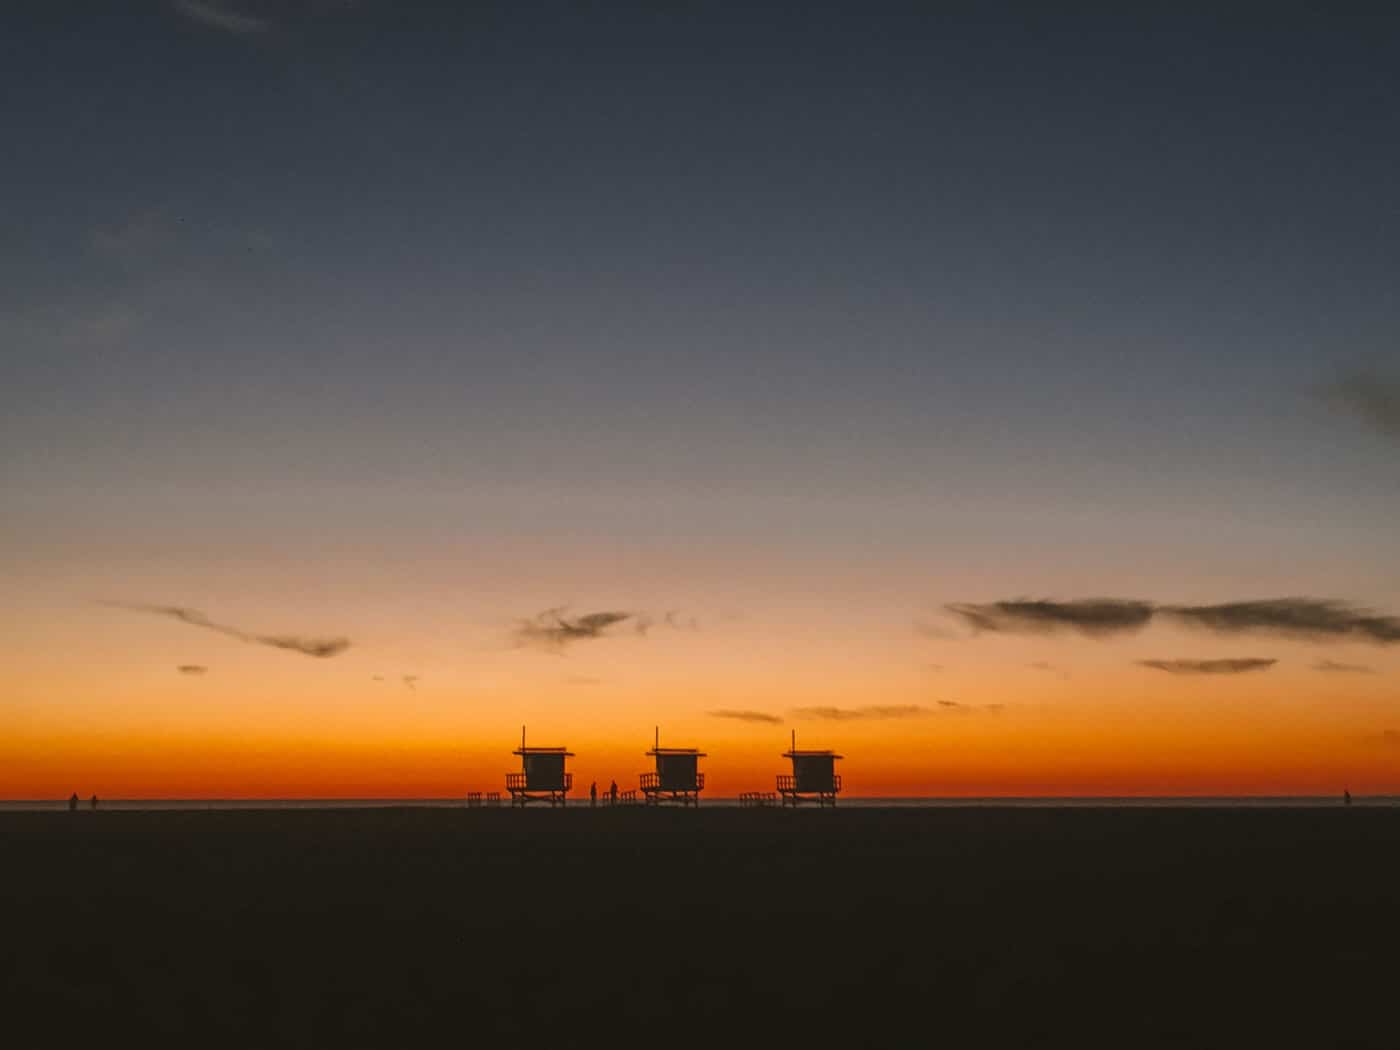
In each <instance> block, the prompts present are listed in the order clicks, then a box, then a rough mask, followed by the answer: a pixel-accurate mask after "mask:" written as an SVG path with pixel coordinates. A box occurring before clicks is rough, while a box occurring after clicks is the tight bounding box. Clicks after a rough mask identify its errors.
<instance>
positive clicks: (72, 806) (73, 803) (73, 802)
mask: <svg viewBox="0 0 1400 1050" xmlns="http://www.w3.org/2000/svg"><path fill="white" fill-rule="evenodd" d="M68 812H69V813H76V812H78V793H77V792H76V791H75V792H73V797H72V798H70V799H69V800H68Z"/></svg>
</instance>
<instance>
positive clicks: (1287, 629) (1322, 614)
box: [1162, 598, 1400, 645]
mask: <svg viewBox="0 0 1400 1050" xmlns="http://www.w3.org/2000/svg"><path fill="white" fill-rule="evenodd" d="M1162 612H1163V613H1164V614H1165V615H1167V616H1170V617H1172V618H1174V619H1176V620H1178V621H1180V622H1181V623H1185V624H1188V625H1190V626H1193V627H1201V628H1205V629H1206V630H1210V631H1213V632H1215V633H1217V634H1270V635H1275V636H1279V637H1286V638H1298V639H1303V640H1305V641H1319V640H1326V639H1337V640H1341V639H1349V638H1355V639H1359V640H1361V641H1368V642H1376V643H1379V644H1381V645H1390V644H1394V643H1395V642H1400V617H1395V616H1382V615H1379V614H1377V613H1375V612H1373V611H1371V610H1370V609H1364V608H1361V607H1360V606H1356V605H1352V604H1351V603H1349V602H1343V601H1337V600H1335V599H1330V598H1271V599H1268V600H1265V601H1247V602H1226V603H1224V604H1221V605H1174V606H1168V607H1166V608H1164V609H1163V610H1162Z"/></svg>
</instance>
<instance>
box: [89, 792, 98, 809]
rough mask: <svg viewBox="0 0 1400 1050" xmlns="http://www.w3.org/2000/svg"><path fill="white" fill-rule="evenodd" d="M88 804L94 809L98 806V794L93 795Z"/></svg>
mask: <svg viewBox="0 0 1400 1050" xmlns="http://www.w3.org/2000/svg"><path fill="white" fill-rule="evenodd" d="M88 805H90V806H91V807H92V808H93V809H96V808H97V796H96V795H93V796H92V799H91V800H90V801H89V802H88Z"/></svg>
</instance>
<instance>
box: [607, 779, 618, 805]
mask: <svg viewBox="0 0 1400 1050" xmlns="http://www.w3.org/2000/svg"><path fill="white" fill-rule="evenodd" d="M608 805H610V806H615V805H617V781H616V780H614V781H613V782H612V787H610V788H608Z"/></svg>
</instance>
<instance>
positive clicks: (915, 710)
mask: <svg viewBox="0 0 1400 1050" xmlns="http://www.w3.org/2000/svg"><path fill="white" fill-rule="evenodd" d="M933 713H934V712H933V709H932V708H929V707H920V706H919V705H917V704H886V705H879V704H877V705H873V706H870V707H795V708H793V710H792V716H793V717H794V718H807V719H821V720H823V721H827V722H855V721H863V720H867V719H870V720H883V719H895V718H922V717H924V716H925V715H931V714H933Z"/></svg>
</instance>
